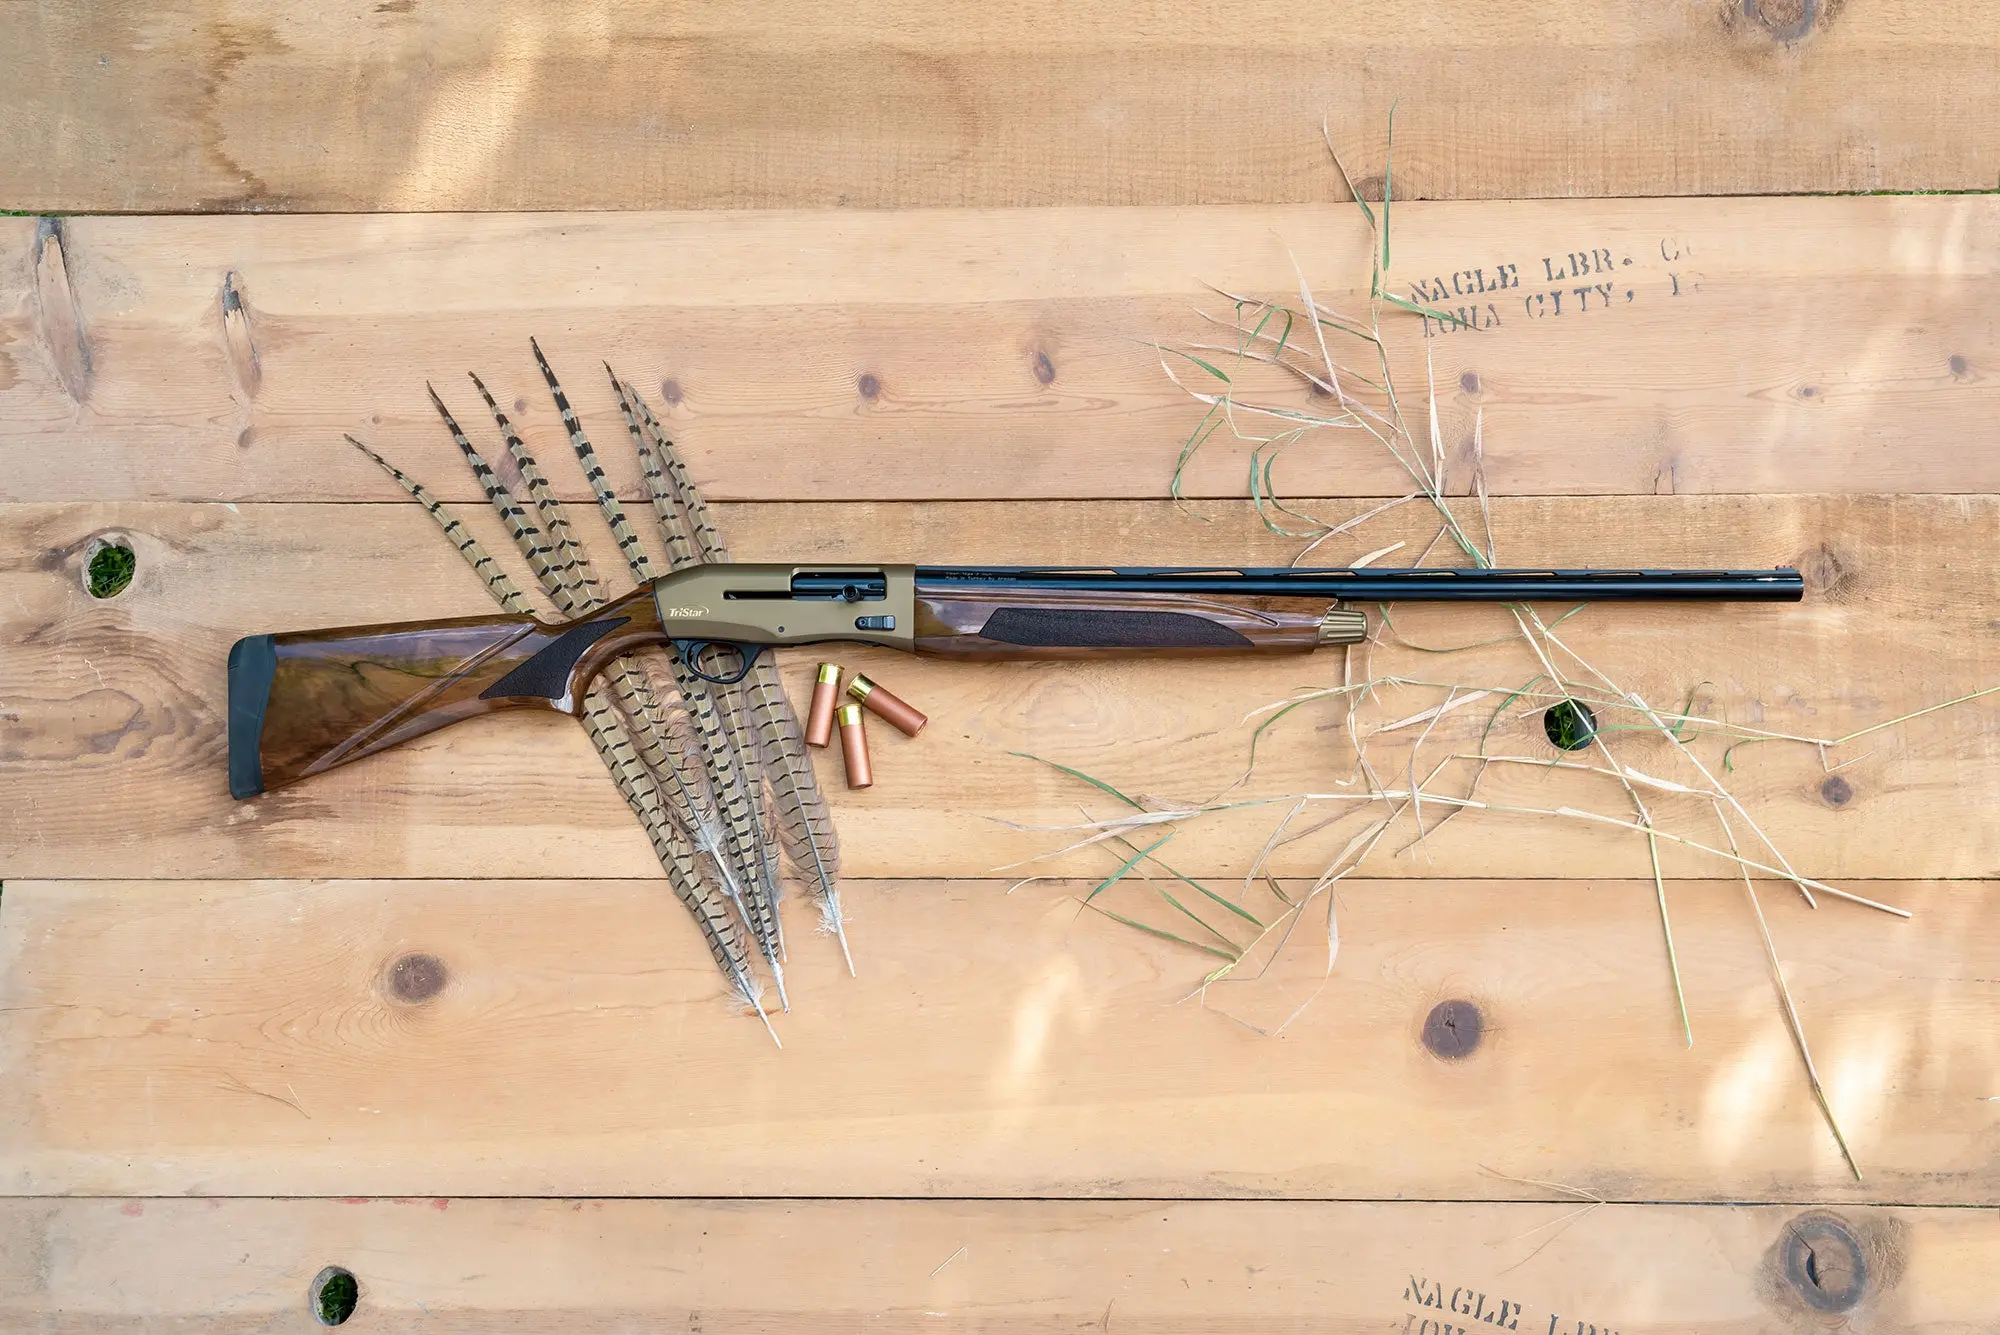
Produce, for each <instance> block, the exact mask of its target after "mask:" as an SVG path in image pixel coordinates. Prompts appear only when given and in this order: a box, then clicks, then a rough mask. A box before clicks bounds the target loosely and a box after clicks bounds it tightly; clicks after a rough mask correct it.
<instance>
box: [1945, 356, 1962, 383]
mask: <svg viewBox="0 0 2000 1335" xmlns="http://www.w3.org/2000/svg"><path fill="white" fill-rule="evenodd" d="M1945 365H1946V366H1948V367H1950V368H1951V378H1952V379H1953V380H1963V379H1965V373H1966V369H1967V368H1966V363H1965V354H1964V353H1962V352H1954V353H1952V354H1951V356H1950V357H1948V358H1946V359H1945Z"/></svg>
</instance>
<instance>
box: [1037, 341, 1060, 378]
mask: <svg viewBox="0 0 2000 1335" xmlns="http://www.w3.org/2000/svg"><path fill="white" fill-rule="evenodd" d="M1035 379H1036V380H1039V381H1040V382H1041V383H1042V384H1044V385H1052V384H1054V383H1055V379H1056V364H1055V363H1054V362H1052V361H1050V360H1049V354H1048V353H1047V352H1045V351H1043V350H1042V349H1041V348H1036V349H1035Z"/></svg>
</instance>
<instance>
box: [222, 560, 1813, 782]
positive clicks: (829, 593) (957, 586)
mask: <svg viewBox="0 0 2000 1335" xmlns="http://www.w3.org/2000/svg"><path fill="white" fill-rule="evenodd" d="M1804 591H1805V586H1804V581H1803V580H1802V579H1801V578H1800V576H1799V572H1798V571H1796V570H1791V569H1776V570H1496V569H1405V570H1373V569H1360V570H1338V569H1335V570H1311V569H1305V570H1301V569H1293V568H1289V567H1285V568H1275V569H1233V568H1227V567H1214V566H1111V567H1098V566H1093V567H1076V568H1064V567H1040V566H908V565H873V566H866V565H844V564H825V565H783V564H749V563H742V564H737V563H716V564H710V565H695V566H689V567H687V568H685V569H683V570H679V571H676V572H675V573H673V574H671V575H666V576H663V577H661V578H660V579H657V580H654V581H653V582H651V583H650V584H646V585H643V586H641V587H640V588H638V589H635V590H633V591H632V592H631V593H630V594H627V595H626V596H625V597H623V598H622V599H619V600H617V601H615V602H612V603H608V604H606V605H605V606H603V607H601V608H598V609H597V610H596V611H594V612H591V613H590V614H589V615H588V616H584V617H580V618H578V619H577V620H575V621H571V622H566V623H549V622H544V621H540V620H537V619H536V618H534V617H529V616H504V615H503V616H483V617H463V618H459V619H456V620H448V621H421V622H406V623H403V624H391V625H374V626H350V627H345V628H342V629H337V630H318V631H297V632H292V633H289V634H282V635H252V636H248V637H246V638H244V639H241V640H238V641H237V642H236V644H235V645H234V647H232V648H231V649H230V651H229V791H230V794H231V795H232V796H234V797H237V798H246V797H254V796H256V795H257V794H258V793H261V792H264V791H266V790H267V789H272V788H278V787H282V786H284V785H285V784H289V783H294V782H296V781H298V780H300V779H303V778H307V777H309V776H311V775H314V774H318V773H320V772H322V771H324V770H329V769H332V768H333V767H334V766H336V765H344V764H346V763H347V762H349V761H351V760H359V759H360V758H361V757H363V756H368V755H373V754H375V753H376V752H378V751H384V750H387V749H388V748H390V747H392V746H397V745H399V744H401V743H403V742H407V741H409V740H410V739H411V738H414V737H420V736H422V735H423V734H425V733H428V732H434V731H436V730H437V729H439V728H442V727H444V726H445V725H446V724H450V723H456V722H458V721H459V720H461V719H467V718H471V717H473V716H474V715H477V714H484V713H488V712H490V711H492V710H498V709H521V708H533V709H553V710H556V711H559V712H561V713H566V714H572V715H576V714H580V713H581V712H582V708H583V698H584V695H585V694H586V693H587V692H588V690H589V688H590V683H591V681H592V679H593V678H594V677H595V676H596V675H597V673H598V672H599V671H601V670H602V669H603V667H604V666H605V664H607V663H608V662H610V661H611V659H613V658H614V657H616V656H617V655H619V654H622V653H625V652H626V651H628V650H631V649H635V648H638V647H640V646H642V645H657V644H663V645H668V646H671V648H672V651H673V652H674V653H675V654H676V655H678V656H679V658H680V660H681V662H682V663H683V664H685V665H686V666H687V668H688V670H689V671H691V672H693V673H694V674H695V675H696V676H698V677H700V678H702V679H703V680H705V681H710V682H715V683H717V684H719V685H728V684H731V683H734V682H738V681H741V680H742V679H743V677H744V676H745V675H746V674H747V673H748V672H749V671H750V668H751V665H752V664H753V663H754V662H755V661H756V659H757V656H758V655H759V654H760V653H762V652H763V651H764V650H765V649H766V648H769V647H772V646H776V645H800V644H819V643H824V642H827V641H834V640H845V641H854V642H858V643H862V644H875V645H882V646H884V647H887V648H891V649H901V650H903V651H905V652H908V653H918V654H930V655H936V656H939V657H943V658H960V659H976V660H999V659H1051V658H1053V659H1074V658H1102V657H1110V656H1125V655H1134V654H1145V655H1176V656H1206V655H1214V654H1285V653H1306V652H1309V651H1311V650H1313V649H1317V648H1319V647H1320V646H1321V645H1327V644H1353V643H1356V642H1357V641H1360V640H1362V639H1364V638H1365V637H1366V636H1367V633H1368V626H1367V621H1366V618H1365V617H1364V616H1363V615H1362V613H1360V612H1358V611H1354V610H1352V609H1351V608H1348V607H1345V606H1342V604H1346V603H1369V602H1380V603H1386V602H1392V601H1394V602H1401V601H1426V602H1529V601H1535V600H1544V599H1546V600H1555V601H1563V602H1577V601H1596V600H1605V599H1689V598H1691V599H1731V600H1745V599H1747V600H1755V601H1779V602H1797V601H1798V600H1799V599H1800V598H1801V597H1802V596H1803V595H1804Z"/></svg>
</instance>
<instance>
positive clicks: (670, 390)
mask: <svg viewBox="0 0 2000 1335" xmlns="http://www.w3.org/2000/svg"><path fill="white" fill-rule="evenodd" d="M660 397H661V398H662V399H664V400H665V401H666V404H667V406H668V407H669V408H675V407H679V406H680V401H681V400H682V399H684V398H686V397H687V391H686V390H683V389H682V388H681V382H680V381H678V380H676V379H674V378H673V377H672V376H668V377H667V378H666V379H665V380H662V381H661V382H660Z"/></svg>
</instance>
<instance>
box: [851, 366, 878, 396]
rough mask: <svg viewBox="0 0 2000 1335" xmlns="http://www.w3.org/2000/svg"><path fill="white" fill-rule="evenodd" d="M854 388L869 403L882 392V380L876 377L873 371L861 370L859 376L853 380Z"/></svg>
mask: <svg viewBox="0 0 2000 1335" xmlns="http://www.w3.org/2000/svg"><path fill="white" fill-rule="evenodd" d="M854 388H855V389H856V390H858V391H859V392H860V394H861V397H862V398H864V399H867V400H868V401H869V402H870V403H873V402H874V401H875V400H876V399H877V398H879V397H881V394H882V382H881V381H880V380H879V379H877V378H876V375H875V373H874V372H873V371H863V372H862V373H861V378H860V379H858V380H856V381H855V382H854Z"/></svg>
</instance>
